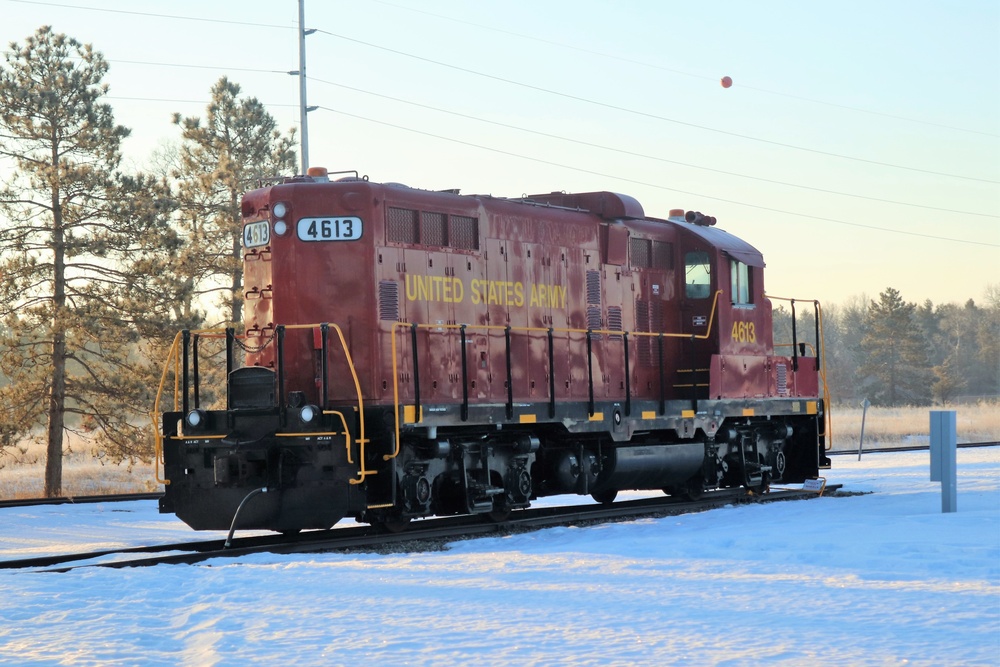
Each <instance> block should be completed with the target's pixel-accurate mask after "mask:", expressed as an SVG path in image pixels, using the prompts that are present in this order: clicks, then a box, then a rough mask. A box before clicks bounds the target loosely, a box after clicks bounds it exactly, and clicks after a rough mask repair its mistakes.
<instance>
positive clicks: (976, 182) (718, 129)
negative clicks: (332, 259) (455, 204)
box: [0, 0, 1000, 303]
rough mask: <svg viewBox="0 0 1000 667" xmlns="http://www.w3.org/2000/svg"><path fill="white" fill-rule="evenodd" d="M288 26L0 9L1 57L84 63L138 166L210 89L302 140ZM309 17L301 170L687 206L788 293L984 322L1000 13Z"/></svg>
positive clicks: (960, 4)
mask: <svg viewBox="0 0 1000 667" xmlns="http://www.w3.org/2000/svg"><path fill="white" fill-rule="evenodd" d="M100 10H110V11H100ZM297 12H298V9H297V3H296V2H295V0H280V1H272V2H258V1H243V2H235V1H230V0H222V1H218V2H191V1H189V0H175V1H173V2H170V3H165V2H152V1H147V0H131V1H128V2H125V1H121V2H112V1H109V0H91V2H89V3H87V4H86V5H85V4H84V3H82V2H75V1H72V0H67V2H65V3H46V2H28V1H24V2H21V1H15V0H0V16H2V17H3V20H2V22H0V40H2V42H3V46H4V48H6V45H7V43H9V42H11V41H18V42H21V41H23V39H24V38H25V37H26V36H27V35H29V34H31V33H32V32H34V30H35V29H36V28H37V27H38V26H39V25H42V24H51V25H52V26H53V27H54V28H55V29H56V30H57V31H60V32H65V33H67V34H69V35H71V36H73V37H75V38H77V39H79V40H80V41H83V42H90V43H92V44H93V45H94V47H95V48H96V49H98V50H100V51H102V52H103V53H104V54H105V56H106V57H107V59H108V60H109V62H110V65H111V71H110V73H109V75H108V77H107V82H108V83H109V84H110V85H111V90H110V93H109V95H110V98H111V99H110V100H109V101H110V103H111V104H113V106H114V108H115V110H116V116H117V118H118V121H119V122H120V123H122V124H123V125H126V126H128V127H130V128H132V130H133V136H132V137H131V138H130V139H129V140H128V142H127V145H126V150H127V154H128V157H129V159H130V160H132V161H134V163H136V164H137V165H140V166H144V165H146V164H148V162H149V160H150V155H151V153H152V151H153V150H154V149H155V148H156V147H157V146H158V145H162V144H163V143H165V142H169V141H175V140H176V139H177V131H176V128H175V127H174V126H173V125H172V124H171V123H170V117H171V114H172V112H174V111H179V112H181V113H183V114H185V115H202V114H203V113H204V106H205V103H206V102H207V99H208V91H209V88H210V87H211V85H212V84H213V83H214V82H215V81H216V80H217V79H218V78H219V77H220V76H222V75H228V76H229V77H230V78H231V79H233V80H235V81H237V82H239V83H240V84H242V85H243V88H244V91H245V92H246V93H248V94H250V95H253V96H256V97H258V98H259V99H260V100H261V101H262V102H264V103H265V104H267V105H268V108H269V110H270V111H271V113H272V114H273V115H274V116H275V117H276V118H277V119H278V121H279V123H280V125H281V127H283V128H290V127H293V126H295V125H297V124H298V106H297V105H298V85H297V79H296V78H295V77H292V76H289V75H288V74H286V73H285V72H287V71H288V70H295V69H297V68H298V48H297V43H296V33H295V27H296V22H297V15H298V14H297ZM154 15H155V16H154ZM169 17H188V18H186V19H185V18H169ZM195 18H198V19H210V20H190V19H195ZM306 22H307V27H310V28H317V29H319V30H320V32H317V33H316V34H314V35H311V36H310V37H308V39H307V44H308V68H307V69H308V73H309V76H310V79H311V81H310V84H309V102H310V104H313V105H318V106H320V107H321V108H320V109H318V110H316V111H314V112H312V113H311V114H310V117H309V130H310V156H311V162H312V164H314V165H322V166H326V167H327V168H329V169H331V170H334V169H357V170H358V171H360V172H361V173H363V174H368V175H369V176H370V177H371V178H372V179H373V180H376V181H397V182H403V183H407V184H408V185H412V186H415V187H422V188H428V189H442V188H455V187H457V188H461V189H462V191H463V192H466V193H474V192H480V193H492V194H495V195H500V196H518V195H521V194H524V193H536V192H549V191H553V190H565V191H588V190H614V191H618V192H623V193H626V194H630V195H632V196H634V197H636V198H637V199H638V200H639V201H640V202H642V204H643V206H644V207H645V210H646V212H647V214H649V215H655V216H662V217H665V216H666V215H667V212H668V210H669V209H670V208H685V209H696V210H700V211H703V212H705V213H709V214H711V215H714V216H716V217H717V218H718V219H719V225H720V226H721V227H723V228H725V229H727V230H728V231H730V232H732V233H734V234H736V235H738V236H740V237H742V238H744V239H746V240H747V241H749V242H750V243H752V244H754V245H755V246H757V247H758V248H759V249H760V250H761V251H762V252H763V253H764V257H765V259H766V261H767V264H768V273H767V278H766V281H767V287H768V292H770V293H772V294H778V295H783V296H794V297H796V298H804V299H811V298H819V299H821V300H823V301H824V302H825V303H840V302H843V301H844V300H846V299H847V298H849V297H852V296H856V295H859V294H862V293H865V294H867V295H868V296H869V297H875V296H876V295H877V294H878V292H880V291H881V290H883V289H884V288H885V287H887V286H892V287H895V288H897V289H899V290H900V291H901V292H902V294H903V297H904V298H905V299H907V300H909V301H918V302H921V301H923V300H924V299H931V300H932V301H934V302H935V303H941V302H949V301H964V300H965V299H966V298H969V297H973V298H975V299H976V300H977V301H980V300H981V298H982V295H983V291H984V288H985V287H986V285H987V284H988V283H993V284H998V283H1000V2H997V0H983V1H974V0H968V1H961V0H959V1H956V2H950V3H944V2H919V1H918V2H913V1H883V2H879V1H877V0H876V1H874V2H872V1H867V2H853V1H849V2H845V1H838V2H835V3H817V2H800V1H781V2H779V1H772V0H762V1H761V2H757V3H747V2H737V1H735V0H734V1H730V2H721V1H705V2H694V3H693V2H667V1H663V2H659V1H656V2H654V1H647V2H638V1H636V2H628V1H618V2H612V1H598V0H565V1H564V0H549V1H545V0H508V1H506V2H488V1H486V2H471V1H458V0H452V1H447V0H421V1H418V0H385V1H381V0H351V1H349V2H348V1H344V0H333V1H331V0H325V1H323V2H320V1H318V0H307V3H306ZM249 24H257V25H249ZM141 63H147V64H141ZM153 63H156V64H153ZM171 64H172V65H179V66H169V65H171ZM484 75H485V76H484ZM724 75H729V76H731V77H732V78H733V80H734V82H735V83H734V85H733V87H732V88H729V89H723V88H722V87H721V86H720V85H719V79H720V78H721V77H722V76H724ZM379 96H382V97H379ZM418 105H422V106H418ZM429 107H430V108H429ZM446 112H451V113H446ZM459 114H460V115H459ZM544 135H549V136H544ZM560 137H561V138H560ZM586 144H594V145H586ZM595 145H596V146H595ZM604 147H607V148H613V149H616V150H607V148H604ZM821 190H825V191H827V192H822V191H821ZM835 193H840V194H835ZM875 200H887V201H875Z"/></svg>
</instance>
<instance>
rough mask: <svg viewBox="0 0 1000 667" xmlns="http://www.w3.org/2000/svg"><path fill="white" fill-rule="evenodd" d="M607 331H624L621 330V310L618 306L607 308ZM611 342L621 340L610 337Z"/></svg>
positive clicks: (617, 337) (618, 337)
mask: <svg viewBox="0 0 1000 667" xmlns="http://www.w3.org/2000/svg"><path fill="white" fill-rule="evenodd" d="M608 331H624V329H622V309H621V307H619V306H608ZM608 338H610V339H612V340H621V339H622V337H621V336H615V335H610V336H608Z"/></svg>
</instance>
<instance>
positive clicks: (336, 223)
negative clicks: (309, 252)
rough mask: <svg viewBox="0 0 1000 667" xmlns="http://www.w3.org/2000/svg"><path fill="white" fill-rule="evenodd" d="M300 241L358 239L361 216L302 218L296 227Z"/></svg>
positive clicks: (360, 229)
mask: <svg viewBox="0 0 1000 667" xmlns="http://www.w3.org/2000/svg"><path fill="white" fill-rule="evenodd" d="M295 230H296V233H297V234H298V237H299V240H300V241H357V240H358V239H360V238H361V231H362V223H361V218H354V217H351V218H302V219H300V220H299V222H298V224H297V225H296V227H295Z"/></svg>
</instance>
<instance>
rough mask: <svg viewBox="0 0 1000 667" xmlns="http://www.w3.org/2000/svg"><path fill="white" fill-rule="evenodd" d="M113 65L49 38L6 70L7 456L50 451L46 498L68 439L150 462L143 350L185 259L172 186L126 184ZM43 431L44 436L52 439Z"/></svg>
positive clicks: (1, 229) (2, 151)
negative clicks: (78, 435) (173, 228)
mask: <svg viewBox="0 0 1000 667" xmlns="http://www.w3.org/2000/svg"><path fill="white" fill-rule="evenodd" d="M107 70H108V66H107V63H106V61H105V60H104V58H103V56H102V55H101V54H100V53H98V52H96V51H94V50H93V48H92V47H91V46H90V45H81V44H80V43H79V42H77V41H76V40H74V39H72V38H68V37H67V36H65V35H62V34H56V33H53V32H52V29H51V28H50V27H49V26H43V27H41V28H39V29H38V31H37V32H36V33H35V34H34V35H33V36H31V37H29V38H28V39H27V40H26V41H25V43H24V45H23V46H19V45H18V44H16V43H15V44H12V45H11V51H10V52H9V53H8V55H7V56H6V63H5V66H0V156H2V157H3V158H4V159H5V160H6V161H8V162H9V163H10V164H11V165H13V176H12V178H11V179H10V181H9V182H8V183H6V184H5V185H4V187H3V189H2V191H0V258H2V259H0V320H2V322H3V325H4V334H3V340H2V341H0V368H2V371H3V373H4V374H5V375H6V376H7V377H8V379H9V382H10V384H8V385H7V386H4V387H2V388H0V445H4V444H8V445H9V444H14V443H16V442H18V441H19V440H21V439H23V438H25V437H34V438H36V439H38V440H43V441H44V442H45V443H46V467H45V494H46V495H47V496H52V495H58V494H59V493H60V492H61V487H62V456H63V451H64V437H65V434H66V433H67V432H68V431H76V432H89V433H90V434H91V435H92V436H93V440H94V442H95V443H96V446H97V447H98V448H99V449H100V451H103V452H106V453H109V454H111V456H112V457H113V458H116V459H121V458H124V457H133V456H143V455H148V449H145V448H144V446H145V445H147V444H148V439H147V437H146V436H144V435H143V433H142V431H141V430H140V429H139V427H138V426H137V425H136V415H137V413H140V412H145V410H146V409H147V406H148V404H149V403H150V402H151V400H150V398H149V386H150V385H149V383H148V381H147V376H146V375H145V374H144V372H143V371H144V367H143V365H142V363H141V361H140V359H141V352H142V347H143V345H144V343H143V340H144V339H145V338H146V337H149V336H154V337H155V336H156V335H158V334H161V333H162V332H163V331H164V330H165V328H166V320H167V319H169V313H170V301H171V299H172V296H173V294H174V292H175V291H176V286H174V285H173V284H172V282H171V275H170V272H169V271H166V270H165V266H166V263H167V262H168V261H169V254H170V252H171V251H172V250H174V249H176V248H177V247H178V241H177V238H176V235H172V234H171V232H170V230H169V228H168V225H167V220H166V213H167V212H168V211H169V209H170V207H171V204H170V200H169V198H168V197H167V194H168V193H167V191H166V189H165V188H164V187H163V186H162V184H160V183H157V182H155V181H153V180H151V179H148V178H146V177H143V176H141V175H140V176H125V175H123V174H121V173H120V172H119V171H118V168H119V165H120V161H121V153H120V147H121V142H122V140H123V139H124V138H125V137H127V136H128V133H129V131H128V130H127V129H126V128H124V127H122V126H120V125H117V124H116V123H115V120H114V115H113V112H112V109H111V107H110V106H109V105H107V104H105V103H103V102H102V101H101V98H102V97H103V96H104V95H105V93H106V92H107V85H106V84H103V83H102V79H103V78H104V75H105V74H106V73H107ZM42 431H44V435H40V433H41V432H42Z"/></svg>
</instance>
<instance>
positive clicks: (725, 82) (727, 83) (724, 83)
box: [719, 76, 733, 88]
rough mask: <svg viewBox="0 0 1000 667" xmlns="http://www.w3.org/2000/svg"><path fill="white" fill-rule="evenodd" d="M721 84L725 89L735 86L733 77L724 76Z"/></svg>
mask: <svg viewBox="0 0 1000 667" xmlns="http://www.w3.org/2000/svg"><path fill="white" fill-rule="evenodd" d="M719 83H721V84H722V87H723V88H728V87H729V86H731V85H733V80H732V78H731V77H728V76H724V77H722V81H720V82H719Z"/></svg>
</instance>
